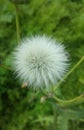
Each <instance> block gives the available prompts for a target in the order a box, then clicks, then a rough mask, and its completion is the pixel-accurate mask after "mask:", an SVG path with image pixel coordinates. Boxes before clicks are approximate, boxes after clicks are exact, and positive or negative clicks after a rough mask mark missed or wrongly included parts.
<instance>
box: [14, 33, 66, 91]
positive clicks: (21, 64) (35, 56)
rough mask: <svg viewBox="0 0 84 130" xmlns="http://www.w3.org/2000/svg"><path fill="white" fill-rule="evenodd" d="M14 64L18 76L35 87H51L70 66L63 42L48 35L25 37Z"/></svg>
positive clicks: (15, 54)
mask: <svg viewBox="0 0 84 130" xmlns="http://www.w3.org/2000/svg"><path fill="white" fill-rule="evenodd" d="M13 66H14V69H15V72H16V74H17V76H18V77H20V79H21V80H22V81H23V82H26V83H27V84H28V86H30V87H33V88H34V89H38V88H43V87H46V88H49V87H50V86H51V85H55V84H56V83H57V81H58V80H60V79H61V78H62V76H63V75H64V73H65V72H66V70H67V68H68V55H67V52H66V51H65V47H64V46H63V44H61V43H58V42H57V41H56V40H53V39H51V38H49V37H46V36H44V35H43V36H34V37H31V38H26V39H24V40H23V41H22V42H21V44H20V45H18V47H17V48H16V49H15V51H14V58H13Z"/></svg>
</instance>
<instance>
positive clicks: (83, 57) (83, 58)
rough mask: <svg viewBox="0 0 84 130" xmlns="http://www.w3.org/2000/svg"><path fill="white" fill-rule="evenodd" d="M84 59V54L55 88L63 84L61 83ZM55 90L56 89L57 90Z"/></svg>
mask: <svg viewBox="0 0 84 130" xmlns="http://www.w3.org/2000/svg"><path fill="white" fill-rule="evenodd" d="M83 61H84V56H82V57H81V59H80V60H79V61H78V62H77V64H76V65H75V66H74V67H73V68H71V70H70V71H69V72H68V73H67V74H66V75H65V76H64V77H63V78H62V80H61V81H60V82H59V83H58V84H57V86H56V88H55V90H56V89H57V88H58V87H59V86H60V85H61V83H62V82H63V81H64V80H65V79H66V78H67V77H68V76H69V75H70V74H71V73H72V72H73V71H74V70H75V69H76V68H77V67H78V66H79V65H80V64H81V63H82V62H83ZM55 90H54V91H55Z"/></svg>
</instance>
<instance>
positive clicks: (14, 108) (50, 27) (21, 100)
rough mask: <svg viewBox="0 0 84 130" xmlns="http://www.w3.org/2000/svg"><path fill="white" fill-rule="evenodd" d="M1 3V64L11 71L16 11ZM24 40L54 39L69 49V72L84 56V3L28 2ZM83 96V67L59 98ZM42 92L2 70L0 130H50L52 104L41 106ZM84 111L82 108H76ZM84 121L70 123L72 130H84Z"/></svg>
mask: <svg viewBox="0 0 84 130" xmlns="http://www.w3.org/2000/svg"><path fill="white" fill-rule="evenodd" d="M14 9H15V8H14V5H13V3H11V2H10V1H8V0H0V64H4V65H6V66H9V67H11V54H12V51H13V49H14V47H15V46H16V45H17V38H16V25H15V10H14ZM19 18H20V31H21V37H22V38H23V37H26V36H28V37H29V36H31V35H35V34H46V35H48V36H52V37H54V38H56V39H58V40H59V41H62V42H63V43H64V44H65V45H66V47H67V48H66V49H67V50H68V52H69V53H70V57H71V59H70V62H71V66H70V68H71V67H72V66H73V65H74V64H75V63H76V62H77V61H78V60H79V59H80V58H81V57H82V56H83V55H84V0H28V3H27V4H24V5H19ZM83 92H84V63H82V64H81V65H80V66H79V67H78V68H77V69H76V70H75V71H74V72H73V73H72V74H71V75H70V76H69V77H68V78H67V79H66V81H65V82H64V83H62V85H61V93H62V97H61V95H59V93H58V96H60V98H64V99H71V98H73V97H76V96H78V95H80V94H82V93H83ZM41 97H42V93H41V92H38V93H36V92H32V91H30V90H28V89H27V88H26V89H22V88H21V84H20V82H19V81H18V80H17V79H16V78H15V75H14V74H13V72H11V71H8V70H6V69H4V68H1V67H0V130H28V129H29V130H49V129H50V130H51V129H52V122H53V111H52V106H51V104H50V103H48V102H45V103H43V104H41V103H40V99H41ZM77 107H79V108H84V106H83V105H79V106H77ZM83 123H84V120H80V121H74V123H73V122H72V121H70V130H71V129H72V130H84V125H83Z"/></svg>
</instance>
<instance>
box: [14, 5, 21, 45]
mask: <svg viewBox="0 0 84 130" xmlns="http://www.w3.org/2000/svg"><path fill="white" fill-rule="evenodd" d="M14 5H15V15H16V30H17V41H18V44H19V42H20V26H19V14H18V5H17V4H14Z"/></svg>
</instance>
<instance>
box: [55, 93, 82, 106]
mask: <svg viewBox="0 0 84 130" xmlns="http://www.w3.org/2000/svg"><path fill="white" fill-rule="evenodd" d="M53 99H54V100H55V101H56V102H57V103H58V104H59V105H60V106H62V107H65V106H72V105H76V104H80V103H83V102H84V94H81V95H80V96H78V97H76V98H73V99H71V100H61V99H59V98H58V97H55V96H53Z"/></svg>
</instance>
